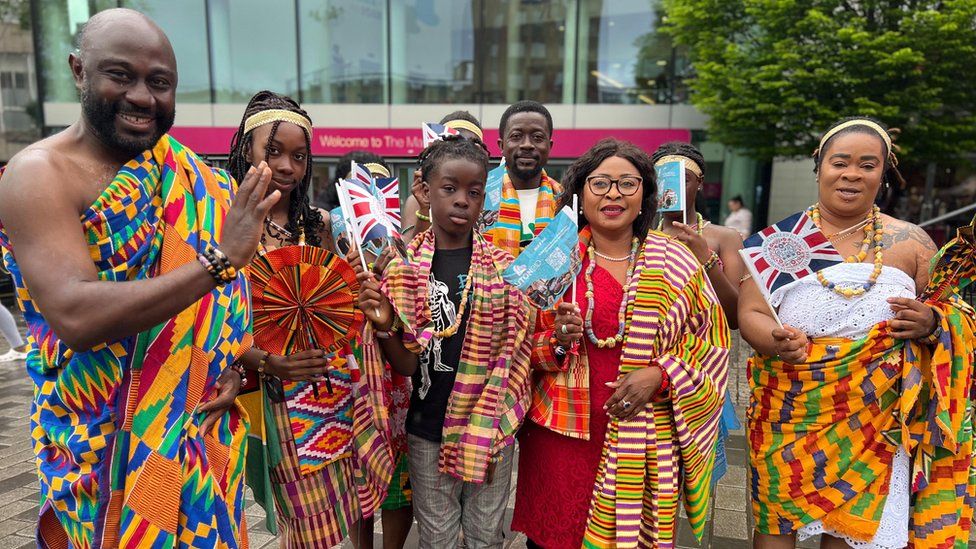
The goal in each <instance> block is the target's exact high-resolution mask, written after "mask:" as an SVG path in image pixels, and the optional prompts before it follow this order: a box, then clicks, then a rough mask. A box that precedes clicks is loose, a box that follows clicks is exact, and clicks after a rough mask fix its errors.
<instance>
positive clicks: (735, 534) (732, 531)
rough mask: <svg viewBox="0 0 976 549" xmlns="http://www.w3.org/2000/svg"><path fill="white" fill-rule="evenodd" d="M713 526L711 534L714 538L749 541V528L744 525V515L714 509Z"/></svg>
mask: <svg viewBox="0 0 976 549" xmlns="http://www.w3.org/2000/svg"><path fill="white" fill-rule="evenodd" d="M712 520H713V521H714V524H713V526H712V532H713V534H714V535H715V536H716V537H722V538H730V539H741V540H748V539H749V527H748V526H747V525H746V514H745V513H738V512H735V511H727V510H725V509H716V510H715V514H714V515H712Z"/></svg>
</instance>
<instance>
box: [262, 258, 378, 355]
mask: <svg viewBox="0 0 976 549" xmlns="http://www.w3.org/2000/svg"><path fill="white" fill-rule="evenodd" d="M248 270H249V276H250V280H251V292H252V303H253V306H254V342H255V344H256V345H257V346H258V347H260V348H261V349H264V350H265V351H270V352H272V353H274V354H278V355H289V354H293V353H297V352H300V351H305V350H308V349H323V350H324V351H325V352H326V353H333V352H335V351H338V350H339V349H341V348H342V347H343V346H344V345H345V344H346V343H348V342H349V341H350V340H351V339H352V338H353V337H354V336H355V335H356V334H357V333H359V329H360V328H362V326H363V321H364V318H363V313H362V311H360V310H359V308H358V307H357V306H356V299H357V295H358V293H359V282H358V281H357V280H356V273H355V272H354V271H353V270H352V267H350V266H349V264H348V263H346V262H345V260H343V259H342V258H341V257H339V256H338V255H336V254H334V253H331V252H329V251H326V250H323V249H322V248H318V247H316V246H286V247H283V248H278V249H277V250H273V251H270V252H268V253H266V254H264V255H261V256H259V257H257V258H255V259H254V261H252V262H251V265H250V266H249V269H248Z"/></svg>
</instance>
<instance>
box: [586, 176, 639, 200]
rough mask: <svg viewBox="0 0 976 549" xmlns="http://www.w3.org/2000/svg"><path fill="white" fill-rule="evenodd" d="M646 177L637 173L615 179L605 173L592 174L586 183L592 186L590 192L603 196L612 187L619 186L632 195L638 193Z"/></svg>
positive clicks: (625, 194) (619, 188) (625, 192)
mask: <svg viewBox="0 0 976 549" xmlns="http://www.w3.org/2000/svg"><path fill="white" fill-rule="evenodd" d="M643 182H644V178H642V177H640V176H637V175H625V176H623V177H621V178H619V179H613V178H611V177H607V176H605V175H591V176H589V177H587V178H586V184H587V185H589V186H590V192H592V193H593V194H595V195H597V196H603V195H605V194H607V193H608V192H610V187H613V186H614V185H616V186H617V191H618V192H619V193H620V194H622V195H624V196H630V195H632V194H635V193H637V191H638V190H639V189H640V186H641V183H643Z"/></svg>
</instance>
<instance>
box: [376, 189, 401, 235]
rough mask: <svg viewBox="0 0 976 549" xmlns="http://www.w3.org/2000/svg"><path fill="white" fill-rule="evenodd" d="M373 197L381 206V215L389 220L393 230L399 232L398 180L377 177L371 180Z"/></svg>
mask: <svg viewBox="0 0 976 549" xmlns="http://www.w3.org/2000/svg"><path fill="white" fill-rule="evenodd" d="M371 188H372V190H373V196H375V197H376V199H377V200H379V202H380V205H381V206H383V213H384V214H385V215H386V217H387V219H389V221H390V223H391V224H392V225H393V228H394V229H396V230H397V231H399V230H400V179H399V178H396V177H379V178H376V179H374V180H373V186H372V187H371Z"/></svg>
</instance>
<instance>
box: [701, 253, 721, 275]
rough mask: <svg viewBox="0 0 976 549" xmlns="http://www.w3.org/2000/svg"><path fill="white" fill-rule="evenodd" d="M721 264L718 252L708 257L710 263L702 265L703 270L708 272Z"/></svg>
mask: <svg viewBox="0 0 976 549" xmlns="http://www.w3.org/2000/svg"><path fill="white" fill-rule="evenodd" d="M718 262H719V257H718V254H717V253H716V252H712V255H710V256H708V261H706V262H705V263H704V264H702V270H704V271H705V272H708V271H709V270H710V269H711V268H712V267H714V266H715V265H716V264H718Z"/></svg>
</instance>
